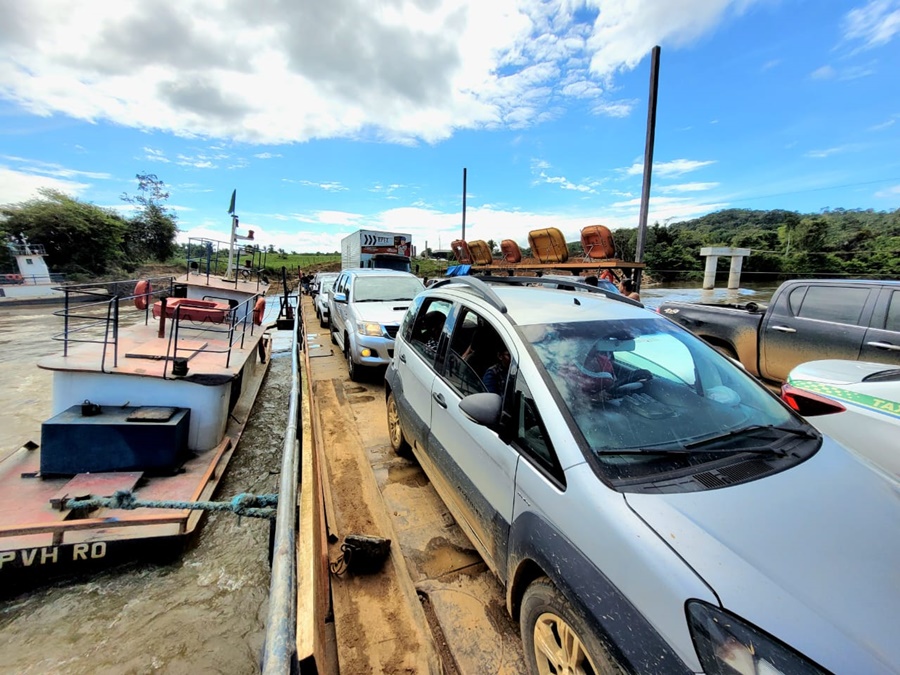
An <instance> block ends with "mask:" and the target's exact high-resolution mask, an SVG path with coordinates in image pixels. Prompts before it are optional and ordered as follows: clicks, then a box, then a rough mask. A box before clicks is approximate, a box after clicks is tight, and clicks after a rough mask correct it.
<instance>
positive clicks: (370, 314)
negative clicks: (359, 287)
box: [353, 300, 412, 324]
mask: <svg viewBox="0 0 900 675" xmlns="http://www.w3.org/2000/svg"><path fill="white" fill-rule="evenodd" d="M411 303H412V300H400V301H397V302H357V303H354V304H353V314H354V315H355V316H356V318H357V319H359V320H360V321H376V322H378V323H380V324H399V323H400V321H401V320H402V319H403V315H404V314H406V310H407V309H408V308H409V306H410V304H411Z"/></svg>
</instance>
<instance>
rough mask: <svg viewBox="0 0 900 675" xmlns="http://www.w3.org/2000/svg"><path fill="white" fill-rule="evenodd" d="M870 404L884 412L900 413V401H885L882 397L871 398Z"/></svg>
mask: <svg viewBox="0 0 900 675" xmlns="http://www.w3.org/2000/svg"><path fill="white" fill-rule="evenodd" d="M872 406H873V407H875V408H878V410H884V411H885V412H890V413H900V403H897V402H896V401H885V400H884V399H880V398H875V399H872Z"/></svg>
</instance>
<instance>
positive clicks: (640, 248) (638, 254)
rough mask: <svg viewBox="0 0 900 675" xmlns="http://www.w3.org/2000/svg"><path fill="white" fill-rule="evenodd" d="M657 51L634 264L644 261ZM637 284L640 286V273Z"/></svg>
mask: <svg viewBox="0 0 900 675" xmlns="http://www.w3.org/2000/svg"><path fill="white" fill-rule="evenodd" d="M659 51H660V50H659V46H656V47H654V48H653V51H651V52H650V98H649V100H648V102H647V141H646V143H645V145H644V186H643V188H642V189H641V215H640V219H639V220H638V235H637V245H636V246H635V250H634V261H635V262H642V261H643V259H644V238H645V234H646V232H647V212H648V211H649V209H650V177H651V175H652V173H653V142H654V140H655V138H656V94H657V90H658V89H659ZM637 282H638V284H640V271H638V278H637Z"/></svg>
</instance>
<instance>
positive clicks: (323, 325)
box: [319, 312, 328, 328]
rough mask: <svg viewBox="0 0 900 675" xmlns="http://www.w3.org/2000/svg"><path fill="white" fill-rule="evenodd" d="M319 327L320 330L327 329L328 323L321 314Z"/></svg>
mask: <svg viewBox="0 0 900 675" xmlns="http://www.w3.org/2000/svg"><path fill="white" fill-rule="evenodd" d="M319 325H320V326H321V327H322V328H328V321H327V320H326V319H325V316H324V315H323V314H322V313H321V312H320V313H319Z"/></svg>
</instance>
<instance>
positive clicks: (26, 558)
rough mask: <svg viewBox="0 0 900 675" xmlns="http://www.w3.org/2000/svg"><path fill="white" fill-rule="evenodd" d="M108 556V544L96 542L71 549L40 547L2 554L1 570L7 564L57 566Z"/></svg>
mask: <svg viewBox="0 0 900 675" xmlns="http://www.w3.org/2000/svg"><path fill="white" fill-rule="evenodd" d="M105 556H106V542H105V541H95V542H93V543H92V544H75V545H74V546H72V548H71V549H68V548H65V549H60V548H59V547H58V546H40V547H38V548H26V549H22V550H20V551H3V552H0V569H3V566H4V565H6V564H12V565H13V566H16V567H19V566H21V567H32V566H35V565H38V566H40V565H47V564H51V565H52V564H55V563H59V562H63V561H72V562H75V561H78V560H98V559H100V558H103V557H105Z"/></svg>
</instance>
